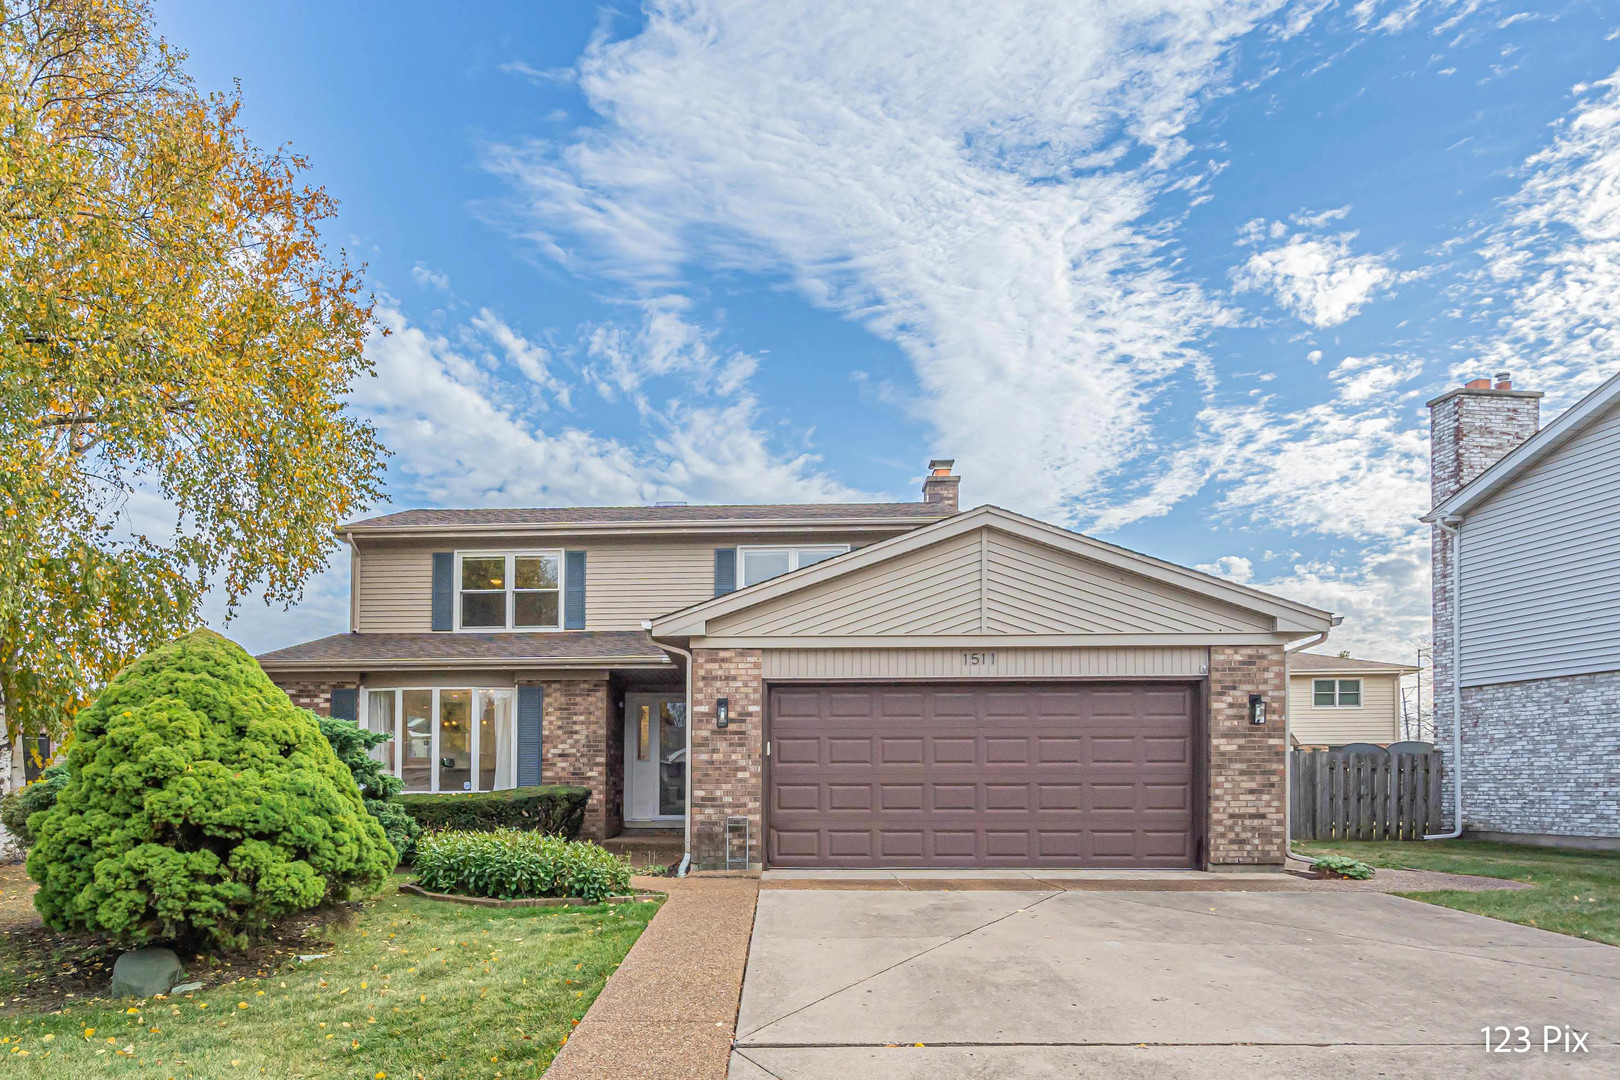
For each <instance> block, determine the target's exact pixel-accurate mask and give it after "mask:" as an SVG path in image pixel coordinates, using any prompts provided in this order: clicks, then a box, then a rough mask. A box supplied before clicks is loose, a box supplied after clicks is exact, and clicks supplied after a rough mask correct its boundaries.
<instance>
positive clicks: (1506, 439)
mask: <svg viewBox="0 0 1620 1080" xmlns="http://www.w3.org/2000/svg"><path fill="white" fill-rule="evenodd" d="M1540 424H1541V394H1540V393H1538V392H1535V391H1531V390H1515V389H1513V377H1512V376H1511V375H1509V374H1508V373H1507V372H1505V371H1499V372H1497V373H1496V377H1495V378H1494V379H1471V380H1469V381H1468V382H1467V383H1465V384H1464V385H1463V386H1460V387H1458V388H1457V389H1455V390H1448V391H1447V392H1446V393H1444V394H1441V395H1440V396H1439V397H1437V398H1435V399H1434V400H1433V401H1431V402H1429V496H1430V505H1431V506H1433V505H1437V504H1439V503H1440V502H1442V501H1444V500H1445V499H1447V498H1448V497H1450V496H1451V495H1452V494H1454V493H1455V492H1456V491H1457V489H1459V488H1461V487H1462V486H1463V485H1464V484H1467V483H1468V482H1469V481H1470V480H1472V479H1474V478H1475V477H1476V476H1478V475H1479V474H1480V473H1482V472H1484V471H1485V470H1486V469H1488V468H1490V467H1491V466H1492V465H1495V464H1496V463H1497V462H1498V461H1500V460H1502V458H1503V457H1504V456H1505V455H1507V454H1508V453H1510V452H1511V451H1513V450H1514V449H1515V448H1517V447H1518V446H1519V444H1520V443H1522V442H1524V441H1525V440H1526V439H1528V438H1529V437H1530V436H1532V435H1534V434H1535V433H1536V429H1537V428H1538V427H1540ZM1464 531H1466V530H1464ZM1430 544H1431V546H1430V556H1429V559H1430V562H1429V568H1430V574H1431V578H1430V582H1431V583H1430V594H1429V599H1430V606H1431V610H1432V611H1433V619H1434V622H1433V632H1434V637H1433V642H1434V682H1433V686H1434V741H1435V745H1436V746H1439V747H1442V748H1444V749H1447V750H1449V749H1450V747H1451V725H1452V715H1453V713H1452V710H1453V700H1452V699H1453V698H1454V697H1455V696H1456V694H1457V683H1456V679H1455V676H1454V674H1453V672H1452V633H1451V629H1452V618H1451V596H1452V589H1451V577H1452V566H1453V560H1452V538H1451V534H1450V533H1448V532H1447V531H1446V530H1445V529H1442V528H1441V527H1440V525H1439V524H1438V523H1436V524H1435V525H1433V526H1431V528H1430ZM1467 557H1468V549H1467V543H1466V541H1465V542H1464V545H1463V558H1464V560H1465V561H1466V559H1467ZM1465 733H1466V728H1465ZM1453 776H1454V773H1453V771H1452V770H1451V769H1450V768H1447V769H1446V770H1445V773H1444V778H1443V780H1442V782H1441V793H1442V798H1443V800H1444V805H1445V810H1444V812H1443V816H1444V821H1445V824H1446V825H1447V826H1448V827H1452V826H1454V825H1455V822H1454V821H1453V820H1452V818H1453V813H1452V808H1453V805H1454V804H1453V802H1452V783H1453ZM1466 812H1467V808H1466V807H1465V808H1464V813H1465V814H1466Z"/></svg>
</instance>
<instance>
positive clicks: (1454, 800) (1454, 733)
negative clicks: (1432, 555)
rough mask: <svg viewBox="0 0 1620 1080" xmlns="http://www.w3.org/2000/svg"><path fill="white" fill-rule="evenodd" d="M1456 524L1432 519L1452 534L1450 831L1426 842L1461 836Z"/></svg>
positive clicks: (1459, 542)
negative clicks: (1451, 826) (1451, 825)
mask: <svg viewBox="0 0 1620 1080" xmlns="http://www.w3.org/2000/svg"><path fill="white" fill-rule="evenodd" d="M1454 520H1455V521H1456V524H1455V525H1453V524H1451V523H1450V522H1447V521H1446V520H1445V519H1444V518H1435V520H1434V523H1435V524H1436V525H1438V526H1440V529H1441V531H1443V532H1446V533H1449V534H1450V535H1451V763H1450V766H1449V767H1450V769H1451V806H1452V811H1451V812H1452V822H1453V828H1452V830H1451V831H1450V832H1444V833H1430V834H1429V835H1427V836H1425V837H1424V838H1423V839H1425V840H1455V839H1457V838H1458V837H1459V836H1461V835H1462V833H1463V797H1462V785H1463V767H1462V523H1463V519H1462V518H1455V519H1454Z"/></svg>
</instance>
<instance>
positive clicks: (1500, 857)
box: [1294, 840, 1620, 945]
mask: <svg viewBox="0 0 1620 1080" xmlns="http://www.w3.org/2000/svg"><path fill="white" fill-rule="evenodd" d="M1294 850H1295V851H1297V852H1299V853H1300V854H1301V855H1325V854H1328V853H1330V852H1331V853H1335V854H1341V855H1350V856H1352V857H1354V858H1357V859H1360V860H1361V861H1362V862H1364V863H1367V864H1368V865H1369V866H1389V867H1397V868H1399V867H1406V868H1410V869H1413V870H1440V871H1443V872H1445V873H1450V874H1478V875H1480V876H1482V877H1497V878H1509V879H1512V880H1514V881H1528V882H1530V883H1531V884H1533V885H1534V886H1535V888H1534V889H1528V890H1514V891H1511V892H1458V891H1455V890H1447V891H1445V892H1425V893H1402V894H1400V895H1403V896H1411V897H1412V898H1413V899H1417V900H1423V901H1425V902H1427V903H1430V904H1440V905H1442V906H1444V907H1449V908H1456V909H1457V910H1459V911H1472V912H1474V913H1475V914H1476V915H1489V916H1490V917H1491V918H1493V919H1505V920H1507V921H1508V922H1516V923H1523V924H1524V925H1526V926H1537V927H1540V928H1541V929H1543V930H1553V931H1556V932H1557V933H1560V934H1570V935H1573V936H1575V937H1582V938H1589V939H1591V940H1592V941H1602V942H1605V943H1606V944H1609V945H1620V853H1617V852H1611V851H1576V850H1573V849H1571V848H1544V847H1530V846H1527V845H1523V844H1488V843H1483V842H1481V841H1478V840H1431V841H1428V842H1427V843H1416V842H1411V843H1394V842H1389V843H1376V842H1366V841H1362V842H1354V841H1345V842H1343V843H1337V842H1331V841H1318V842H1312V843H1296V844H1295V845H1294Z"/></svg>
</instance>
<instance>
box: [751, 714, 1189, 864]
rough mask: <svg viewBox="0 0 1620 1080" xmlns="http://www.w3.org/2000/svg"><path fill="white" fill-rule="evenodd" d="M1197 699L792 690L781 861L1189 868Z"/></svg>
mask: <svg viewBox="0 0 1620 1080" xmlns="http://www.w3.org/2000/svg"><path fill="white" fill-rule="evenodd" d="M1194 701H1195V692H1194V688H1193V687H1191V686H1180V685H1163V684H1129V685H1127V684H1117V683H1089V684H1088V683H1057V684H1020V685H1005V686H1003V685H996V686H980V685H971V686H960V685H958V686H951V685H937V686H913V685H889V686H780V687H776V688H775V689H773V691H772V693H771V718H770V738H771V756H770V789H771V790H770V804H769V818H768V820H767V823H766V824H767V828H768V830H769V836H768V848H767V852H766V858H767V860H768V861H769V863H770V864H771V865H772V866H784V867H789V866H838V867H885V868H898V867H907V866H987V867H995V866H1009V867H1017V866H1047V867H1085V866H1094V867H1142V868H1147V867H1187V866H1192V865H1194V860H1195V858H1196V855H1197V852H1196V848H1195V839H1194V821H1193V730H1194V725H1193V707H1194Z"/></svg>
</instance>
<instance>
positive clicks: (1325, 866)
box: [1311, 855, 1373, 881]
mask: <svg viewBox="0 0 1620 1080" xmlns="http://www.w3.org/2000/svg"><path fill="white" fill-rule="evenodd" d="M1311 869H1312V870H1315V871H1317V872H1318V873H1320V874H1322V875H1323V876H1325V877H1341V878H1354V879H1355V880H1357V881H1365V880H1366V879H1367V878H1370V877H1372V876H1373V871H1372V867H1370V866H1368V865H1367V864H1366V863H1364V862H1362V861H1361V860H1360V859H1352V858H1351V857H1350V856H1348V855H1323V856H1322V857H1321V858H1319V859H1316V860H1314V861H1313V862H1312V863H1311Z"/></svg>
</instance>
